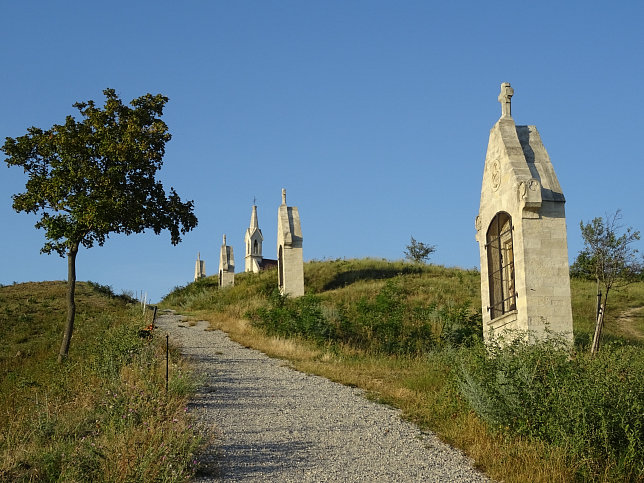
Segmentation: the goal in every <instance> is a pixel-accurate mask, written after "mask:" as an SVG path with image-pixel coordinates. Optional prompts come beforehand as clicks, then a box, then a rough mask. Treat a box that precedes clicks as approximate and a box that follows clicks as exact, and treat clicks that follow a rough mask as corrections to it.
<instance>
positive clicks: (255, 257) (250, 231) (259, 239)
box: [244, 205, 264, 273]
mask: <svg viewBox="0 0 644 483" xmlns="http://www.w3.org/2000/svg"><path fill="white" fill-rule="evenodd" d="M263 242H264V236H263V235H262V230H260V229H259V225H258V223H257V206H255V205H253V211H252V213H251V215H250V226H249V227H248V228H247V229H246V234H245V235H244V244H245V245H246V256H245V257H244V271H245V272H254V273H257V272H259V270H260V267H261V265H262V258H263V257H262V243H263Z"/></svg>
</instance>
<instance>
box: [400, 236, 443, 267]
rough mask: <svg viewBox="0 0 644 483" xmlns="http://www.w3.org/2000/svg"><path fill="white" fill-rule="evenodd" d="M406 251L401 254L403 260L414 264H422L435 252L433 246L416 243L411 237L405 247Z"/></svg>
mask: <svg viewBox="0 0 644 483" xmlns="http://www.w3.org/2000/svg"><path fill="white" fill-rule="evenodd" d="M406 248H407V249H406V250H405V251H404V252H403V253H404V254H405V258H406V259H407V260H409V261H412V262H415V263H423V262H424V261H425V260H429V256H430V255H431V254H432V253H434V252H435V251H436V246H435V245H426V244H425V243H423V242H419V241H416V240H415V239H414V237H413V236H412V237H411V243H410V244H409V245H407V247H406Z"/></svg>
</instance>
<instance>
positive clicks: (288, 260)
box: [277, 189, 304, 297]
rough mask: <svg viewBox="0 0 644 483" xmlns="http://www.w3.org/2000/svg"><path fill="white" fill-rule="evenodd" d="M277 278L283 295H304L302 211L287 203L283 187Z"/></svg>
mask: <svg viewBox="0 0 644 483" xmlns="http://www.w3.org/2000/svg"><path fill="white" fill-rule="evenodd" d="M277 278H278V285H279V289H280V293H281V294H282V295H289V296H290V297H300V296H302V295H304V259H303V256H302V227H301V226H300V213H299V211H298V209H297V207H296V206H287V205H286V190H285V189H282V204H281V205H280V207H279V209H278V212H277Z"/></svg>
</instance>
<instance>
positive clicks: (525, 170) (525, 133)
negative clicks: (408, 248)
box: [476, 83, 572, 342]
mask: <svg viewBox="0 0 644 483" xmlns="http://www.w3.org/2000/svg"><path fill="white" fill-rule="evenodd" d="M513 95H514V89H512V87H511V86H510V84H509V83H503V84H501V93H500V94H499V97H498V100H499V102H500V103H501V118H500V119H499V120H498V121H497V123H496V124H495V125H494V127H493V128H492V129H491V130H490V138H489V142H488V148H487V154H486V157H485V168H484V170H483V183H482V187H481V203H480V207H479V214H478V216H477V217H476V240H477V241H478V244H479V252H480V257H481V302H482V308H483V335H484V339H485V341H486V342H490V341H491V340H492V339H494V338H496V337H498V336H503V335H504V333H505V336H504V337H506V338H514V337H518V336H521V337H527V338H528V339H529V340H534V339H542V338H544V337H546V336H547V335H548V333H549V332H550V333H559V334H561V335H563V336H564V337H566V338H567V339H568V340H569V341H572V310H571V302H570V277H569V266H568V263H569V262H568V243H567V237H566V214H565V208H564V204H565V198H564V195H563V191H562V190H561V186H560V185H559V181H558V179H557V176H556V174H555V170H554V167H553V165H552V163H551V161H550V157H549V156H548V153H547V152H546V148H545V147H544V145H543V143H542V142H541V137H540V136H539V132H538V131H537V128H536V127H535V126H517V125H515V123H514V119H513V118H512V111H511V99H512V96H513Z"/></svg>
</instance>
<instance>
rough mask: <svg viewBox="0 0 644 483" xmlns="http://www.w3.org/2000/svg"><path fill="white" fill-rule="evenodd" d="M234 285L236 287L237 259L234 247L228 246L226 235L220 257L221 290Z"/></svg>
mask: <svg viewBox="0 0 644 483" xmlns="http://www.w3.org/2000/svg"><path fill="white" fill-rule="evenodd" d="M233 285H235V257H234V256H233V247H229V246H228V245H226V235H224V240H223V243H222V245H221V253H220V255H219V288H225V287H232V286H233Z"/></svg>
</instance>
